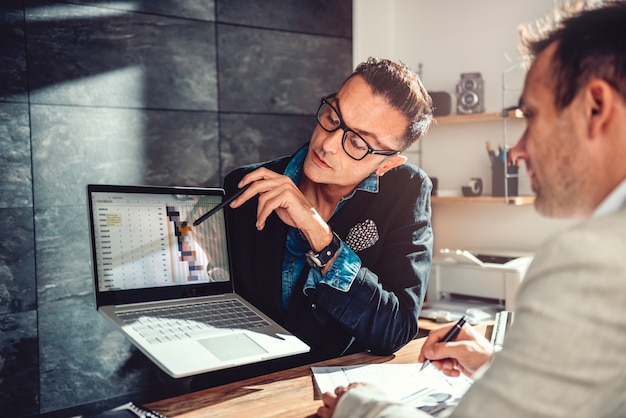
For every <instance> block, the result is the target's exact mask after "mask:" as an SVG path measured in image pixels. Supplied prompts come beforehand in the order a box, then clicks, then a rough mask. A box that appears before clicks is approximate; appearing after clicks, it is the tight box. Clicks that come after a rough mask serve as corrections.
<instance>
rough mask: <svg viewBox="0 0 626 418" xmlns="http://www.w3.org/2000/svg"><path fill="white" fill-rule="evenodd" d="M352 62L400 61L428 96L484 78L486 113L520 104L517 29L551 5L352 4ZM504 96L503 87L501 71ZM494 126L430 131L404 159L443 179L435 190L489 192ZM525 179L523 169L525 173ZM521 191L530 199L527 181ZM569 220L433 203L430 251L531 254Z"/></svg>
mask: <svg viewBox="0 0 626 418" xmlns="http://www.w3.org/2000/svg"><path fill="white" fill-rule="evenodd" d="M353 4H354V20H353V24H354V32H353V34H354V50H353V56H354V62H355V65H356V64H357V63H359V62H361V61H363V60H365V59H367V57H369V56H380V57H385V58H390V59H393V60H399V61H403V62H404V63H405V64H407V65H408V66H410V67H411V68H413V69H415V70H419V69H420V64H421V75H422V80H423V82H424V84H425V86H426V88H427V89H428V90H429V91H447V92H449V93H451V94H452V98H453V100H452V105H453V112H455V110H454V106H455V104H456V96H455V94H454V91H455V86H456V83H457V82H458V81H459V79H460V74H461V73H465V72H480V73H481V74H482V78H483V80H484V82H485V89H484V99H485V108H486V111H487V112H500V111H501V109H502V107H503V103H504V105H505V106H510V105H513V104H516V103H517V101H518V99H519V95H520V93H521V87H522V85H523V78H524V74H525V70H524V68H523V67H517V68H514V69H512V70H511V68H512V67H515V66H516V65H517V64H519V63H520V62H521V55H520V54H519V52H518V51H519V50H518V45H519V43H518V26H519V25H520V24H522V23H526V22H532V21H534V20H535V19H537V18H542V17H543V16H545V15H546V14H547V13H549V12H550V11H551V10H552V9H553V8H554V3H553V2H552V1H550V0H524V1H519V0H386V1H381V0H354V2H353ZM505 70H507V71H508V70H510V71H508V72H507V75H506V77H505V84H506V92H505V91H503V72H504V71H505ZM523 129H524V122H523V121H519V120H518V121H514V120H513V121H509V122H508V123H507V124H506V134H507V137H508V141H507V142H508V144H509V145H512V144H514V143H515V141H516V140H517V138H519V136H520V135H521V133H522V132H523ZM504 132H505V129H504V125H503V123H502V122H500V121H495V122H484V123H478V124H475V123H473V124H462V125H442V126H434V127H433V128H431V130H430V132H429V133H428V134H427V135H426V137H425V138H424V139H423V140H422V141H421V142H422V144H421V146H422V153H421V158H420V153H419V152H418V151H419V148H418V147H417V146H415V147H413V148H412V149H411V150H409V151H408V152H407V156H408V157H409V160H410V161H411V162H413V163H415V164H420V162H421V166H422V168H424V169H425V170H426V172H428V173H429V174H430V175H431V176H434V177H437V178H438V179H439V189H440V190H442V191H447V192H449V193H454V194H460V188H461V186H463V185H466V184H467V182H468V180H469V178H470V177H481V178H482V179H483V182H484V184H485V191H486V192H487V193H490V191H491V174H490V165H489V159H488V157H487V154H486V151H485V142H486V141H487V140H489V141H491V142H492V144H494V146H495V145H497V144H499V143H502V138H503V133H504ZM521 172H522V174H523V173H524V170H521ZM520 193H521V194H531V190H530V186H529V183H528V179H527V178H525V177H522V178H521V179H520ZM569 224H571V222H570V221H560V220H553V219H546V218H542V217H540V216H539V215H537V214H536V213H535V212H534V208H533V207H532V205H530V206H506V205H493V204H472V205H470V204H451V203H437V204H434V205H433V226H434V230H435V249H436V250H439V249H440V248H444V247H449V248H470V249H501V250H515V251H533V250H534V249H535V248H536V247H537V246H538V245H539V244H540V243H541V242H542V241H543V240H544V239H545V238H546V237H547V236H548V235H550V234H552V233H554V232H556V231H558V230H559V229H561V228H564V227H566V226H567V225H569Z"/></svg>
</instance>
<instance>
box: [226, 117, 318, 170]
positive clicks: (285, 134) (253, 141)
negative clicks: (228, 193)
mask: <svg viewBox="0 0 626 418" xmlns="http://www.w3.org/2000/svg"><path fill="white" fill-rule="evenodd" d="M315 123H316V122H315V117H314V116H288V115H282V116H281V115H247V114H221V115H220V138H221V139H222V161H223V163H222V169H223V173H222V174H223V176H225V175H226V174H228V173H229V172H231V171H232V170H233V169H235V168H237V167H240V166H242V165H246V164H255V163H259V162H262V161H267V160H271V159H274V158H277V157H281V156H283V155H291V154H293V153H294V152H296V150H298V149H299V148H300V147H301V146H302V145H304V144H305V143H307V142H308V141H309V139H311V134H312V133H313V129H314V128H315Z"/></svg>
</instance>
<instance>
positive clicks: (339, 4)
mask: <svg viewBox="0 0 626 418" xmlns="http://www.w3.org/2000/svg"><path fill="white" fill-rule="evenodd" d="M216 9H217V21H218V22H220V23H222V22H223V23H235V24H239V25H248V26H257V27H263V28H271V29H282V30H287V31H294V32H306V33H315V34H320V35H328V36H337V37H344V38H352V0H315V1H302V0H263V1H255V0H218V1H217V4H216Z"/></svg>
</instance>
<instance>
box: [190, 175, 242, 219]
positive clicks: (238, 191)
mask: <svg viewBox="0 0 626 418" xmlns="http://www.w3.org/2000/svg"><path fill="white" fill-rule="evenodd" d="M250 185H252V183H248V184H246V185H245V186H243V187H242V188H241V189H239V190H237V191H236V192H235V193H233V195H232V196H230V197H229V198H228V199H226V200H224V201H223V202H222V203H220V204H219V205H217V206H215V207H214V208H213V209H211V210H210V211H208V212H207V213H205V214H204V215H202V216H201V217H199V218H198V219H196V220H195V221H194V222H193V226H198V225H200V224H201V223H202V222H204V221H206V220H207V218H208V217H209V216H211V215H213V214H214V213H215V212H217V211H219V210H221V209H223V208H224V207H226V205H228V204H229V203H230V202H232V201H233V200H235V199H237V198H238V197H239V196H240V195H241V194H242V193H243V192H245V191H246V190H247V189H248V187H250Z"/></svg>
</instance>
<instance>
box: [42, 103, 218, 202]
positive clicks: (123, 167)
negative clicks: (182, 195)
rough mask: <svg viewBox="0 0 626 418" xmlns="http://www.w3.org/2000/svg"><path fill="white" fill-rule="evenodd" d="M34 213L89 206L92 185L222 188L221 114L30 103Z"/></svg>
mask: <svg viewBox="0 0 626 418" xmlns="http://www.w3.org/2000/svg"><path fill="white" fill-rule="evenodd" d="M31 119H32V137H33V139H32V142H33V173H34V175H33V176H34V188H35V201H36V206H37V208H49V207H56V206H67V205H85V203H86V201H85V199H86V194H85V187H86V185H87V184H88V183H114V184H152V185H165V184H176V185H190V186H191V185H196V184H218V183H219V153H218V150H219V148H218V142H217V129H218V128H217V115H216V114H215V113H213V112H177V111H156V110H154V111H151V110H146V111H141V110H133V109H106V108H85V107H75V108H74V107H71V108H67V107H62V106H36V105H33V106H31Z"/></svg>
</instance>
